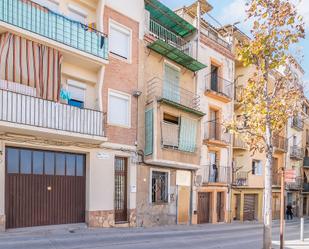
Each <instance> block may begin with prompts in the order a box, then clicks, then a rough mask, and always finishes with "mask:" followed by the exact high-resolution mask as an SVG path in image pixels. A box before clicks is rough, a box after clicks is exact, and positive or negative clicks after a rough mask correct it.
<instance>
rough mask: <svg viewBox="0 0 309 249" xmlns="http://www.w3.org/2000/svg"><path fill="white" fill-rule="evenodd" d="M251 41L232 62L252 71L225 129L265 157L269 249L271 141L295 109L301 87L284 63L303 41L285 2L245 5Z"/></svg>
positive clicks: (266, 243)
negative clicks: (235, 60) (234, 114)
mask: <svg viewBox="0 0 309 249" xmlns="http://www.w3.org/2000/svg"><path fill="white" fill-rule="evenodd" d="M247 17H248V20H250V21H252V23H253V26H252V29H251V38H250V39H246V40H245V41H243V42H241V43H240V44H239V47H238V57H239V58H238V59H239V60H240V61H241V62H242V63H243V65H244V66H253V67H255V69H256V70H255V73H254V75H253V76H252V77H251V78H250V79H249V80H248V82H247V84H246V87H245V88H244V90H243V94H242V99H241V102H240V104H241V110H240V115H239V116H238V117H237V118H235V120H234V122H233V124H231V125H230V127H229V128H230V129H232V130H234V132H235V133H242V134H244V135H243V136H244V139H245V142H246V143H247V144H248V145H249V147H250V149H251V151H253V152H255V151H257V150H258V151H260V152H265V156H266V164H265V179H264V186H265V189H264V233H263V237H264V240H263V248H264V249H270V248H271V244H272V239H271V232H272V158H273V154H274V150H273V136H274V134H278V133H280V132H281V131H282V130H283V129H284V127H285V126H286V123H287V121H288V119H289V118H291V117H292V116H293V115H295V114H296V113H298V111H299V108H300V107H301V99H302V86H301V85H300V84H299V82H296V81H295V80H293V77H292V76H293V75H292V73H291V71H290V70H289V66H288V61H289V58H290V55H289V50H290V48H291V45H293V44H295V43H298V42H299V40H300V39H302V38H304V34H305V32H304V23H303V20H302V17H301V16H299V15H298V13H297V10H296V6H295V5H294V4H293V3H291V1H290V0H248V1H247Z"/></svg>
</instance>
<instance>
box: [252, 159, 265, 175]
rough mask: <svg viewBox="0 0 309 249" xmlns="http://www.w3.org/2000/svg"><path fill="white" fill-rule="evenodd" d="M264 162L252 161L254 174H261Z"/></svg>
mask: <svg viewBox="0 0 309 249" xmlns="http://www.w3.org/2000/svg"><path fill="white" fill-rule="evenodd" d="M262 171H263V170H262V163H261V161H259V160H253V161H252V175H256V176H261V175H262V174H263V172H262Z"/></svg>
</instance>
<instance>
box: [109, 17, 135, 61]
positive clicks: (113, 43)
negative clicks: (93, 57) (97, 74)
mask: <svg viewBox="0 0 309 249" xmlns="http://www.w3.org/2000/svg"><path fill="white" fill-rule="evenodd" d="M130 47H131V31H130V30H129V29H126V28H124V27H122V26H120V25H117V24H116V23H114V22H111V23H110V27H109V49H110V52H111V53H112V54H115V55H117V56H119V57H122V58H124V59H126V60H129V58H130V52H131V48H130Z"/></svg>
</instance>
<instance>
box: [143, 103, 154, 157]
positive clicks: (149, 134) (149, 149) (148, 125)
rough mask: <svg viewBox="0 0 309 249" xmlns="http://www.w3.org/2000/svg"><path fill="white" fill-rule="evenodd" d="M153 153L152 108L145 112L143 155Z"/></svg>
mask: <svg viewBox="0 0 309 249" xmlns="http://www.w3.org/2000/svg"><path fill="white" fill-rule="evenodd" d="M152 153H153V109H149V110H147V111H146V112H145V155H146V156H148V155H151V154H152Z"/></svg>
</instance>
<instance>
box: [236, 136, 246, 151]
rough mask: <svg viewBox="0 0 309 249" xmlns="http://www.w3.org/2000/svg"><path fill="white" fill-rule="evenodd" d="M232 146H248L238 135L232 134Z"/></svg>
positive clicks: (240, 147)
mask: <svg viewBox="0 0 309 249" xmlns="http://www.w3.org/2000/svg"><path fill="white" fill-rule="evenodd" d="M233 147H234V148H239V149H246V148H247V147H248V146H247V143H246V142H244V140H243V139H242V138H241V137H240V136H239V135H234V139H233Z"/></svg>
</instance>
